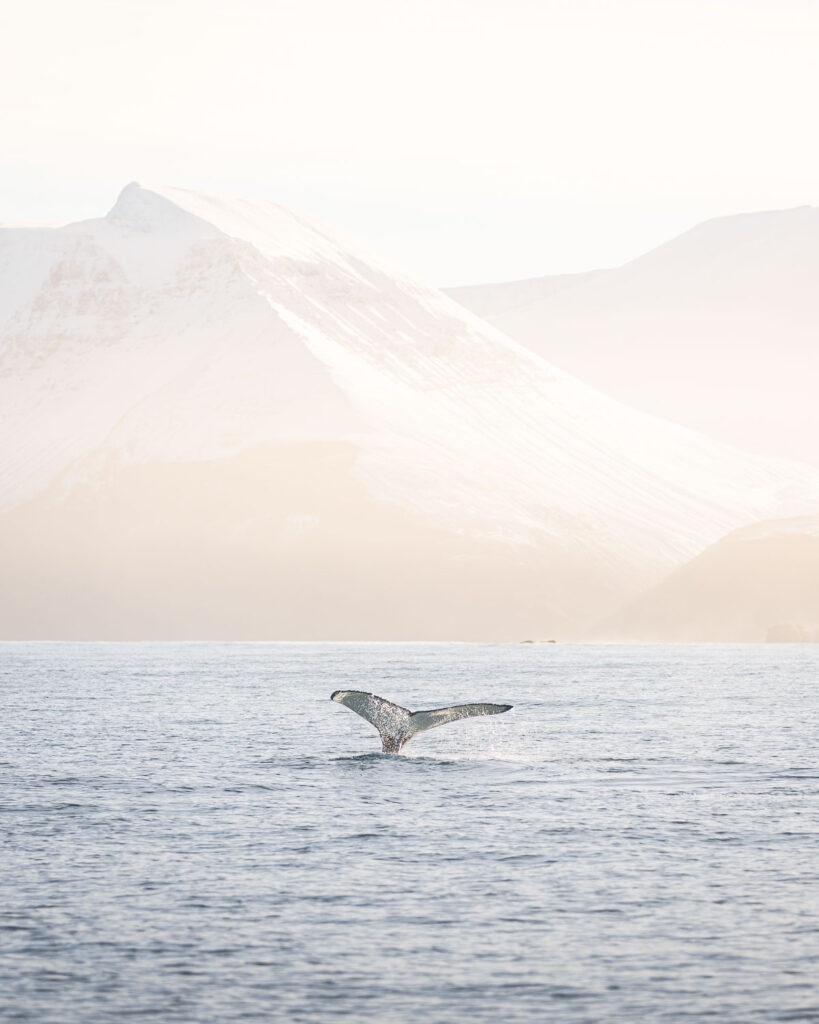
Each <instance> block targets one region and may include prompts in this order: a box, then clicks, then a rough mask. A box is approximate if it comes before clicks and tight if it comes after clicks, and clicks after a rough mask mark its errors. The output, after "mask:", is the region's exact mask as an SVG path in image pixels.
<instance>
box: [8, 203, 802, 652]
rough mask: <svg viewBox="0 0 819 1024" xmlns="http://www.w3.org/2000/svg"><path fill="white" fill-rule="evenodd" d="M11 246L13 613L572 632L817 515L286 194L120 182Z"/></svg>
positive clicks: (379, 629)
mask: <svg viewBox="0 0 819 1024" xmlns="http://www.w3.org/2000/svg"><path fill="white" fill-rule="evenodd" d="M0 267H2V268H3V270H2V274H0V331H2V334H1V335H0V338H1V339H2V340H1V341H0V427H1V428H2V430H0V439H1V440H0V503H2V507H4V508H5V510H6V511H5V515H4V518H3V520H2V522H0V546H1V547H2V550H0V555H2V557H3V559H4V564H5V565H6V566H8V571H7V572H6V574H5V580H4V582H3V583H2V584H0V613H2V616H3V622H4V626H3V629H4V630H5V631H6V635H23V634H25V635H41V634H38V630H40V629H41V627H42V622H43V616H44V615H45V612H44V609H46V608H47V609H48V610H49V611H48V622H49V626H48V633H47V635H52V636H57V635H69V634H70V635H124V632H123V631H124V630H125V631H131V630H133V629H135V628H136V627H135V625H134V624H135V623H140V624H141V628H142V629H143V630H148V633H147V634H146V633H144V632H142V633H138V634H136V635H159V634H160V633H161V634H162V635H166V634H167V635H186V636H198V635H225V636H227V635H271V636H272V635H276V636H297V635H298V636H309V637H320V636H328V635H333V636H335V637H341V636H358V637H367V636H375V635H378V636H398V635H401V636H407V635H414V636H424V635H426V636H432V635H436V636H437V635H442V636H469V637H480V636H494V637H500V636H515V635H517V633H518V631H521V632H526V633H532V632H541V631H542V630H549V629H551V628H552V627H554V628H555V629H559V630H561V632H562V633H563V634H565V633H566V632H570V631H571V630H576V629H578V628H579V626H580V624H581V623H582V622H583V621H585V620H586V619H588V618H590V617H592V616H593V615H597V614H601V613H602V612H604V611H605V610H606V609H608V608H610V607H612V606H613V605H614V603H615V602H617V601H619V600H622V599H623V598H624V597H627V596H629V595H630V594H634V593H636V592H637V590H638V589H639V588H640V587H641V586H644V585H646V584H647V583H649V582H651V581H652V580H654V579H657V578H659V577H660V576H661V575H662V574H663V573H664V572H666V571H667V570H668V569H669V568H671V567H672V566H674V565H675V564H679V563H680V562H681V561H683V560H684V559H685V558H688V557H691V556H692V555H693V554H695V553H696V552H697V551H698V550H700V549H701V548H702V547H703V546H704V545H705V544H707V543H710V542H712V541H713V540H715V539H716V538H718V537H719V536H721V535H722V534H724V533H725V532H726V531H727V530H729V529H731V528H733V527H735V526H737V525H738V524H741V523H744V522H749V521H753V520H756V519H760V518H763V517H767V516H775V515H789V514H800V513H807V512H812V511H814V510H816V509H817V508H819V473H817V472H813V471H811V470H808V469H806V468H804V467H799V466H795V465H788V464H780V463H775V462H768V461H765V460H759V459H754V458H750V457H747V456H744V455H742V454H740V453H739V452H736V451H734V450H731V449H728V448H725V447H723V446H720V445H718V444H714V443H713V442H711V441H709V440H708V439H707V438H705V437H703V436H701V435H697V434H694V433H692V432H691V431H688V430H685V429H681V428H677V427H674V426H671V425H670V424H667V423H664V422H663V421H660V420H657V419H654V418H652V417H647V416H644V415H642V414H639V413H636V412H633V411H632V410H629V409H627V408H625V407H623V406H621V405H619V404H618V403H617V402H615V401H612V400H610V399H607V398H605V397H603V396H601V395H599V394H598V393H597V392H595V391H593V390H592V389H590V388H588V387H587V386H585V385H584V384H582V383H580V382H579V381H577V380H575V379H574V378H571V377H569V376H568V375H566V374H565V373H563V372H561V371H559V370H556V369H555V368H554V367H552V366H550V365H549V364H547V363H546V362H544V361H543V360H542V359H540V358H539V357H537V356H536V355H534V354H533V353H531V352H529V351H528V350H527V349H525V348H523V347H522V346H520V345H518V344H516V343H515V342H513V341H510V340H509V339H507V338H506V337H505V336H503V335H502V334H500V333H499V332H497V331H495V330H494V329H492V328H491V327H487V326H486V325H485V324H484V323H483V322H482V321H480V320H479V319H477V318H476V317H474V316H472V315H471V314H469V313H467V312H465V311H464V310H462V308H461V307H459V306H458V305H457V304H456V303H454V302H453V301H451V300H450V299H447V298H446V297H445V296H443V295H442V294H441V293H439V292H436V291H435V290H433V289H430V288H427V287H425V286H423V285H421V284H419V283H417V282H415V281H413V280H411V279H410V278H407V277H406V276H404V275H402V274H400V273H397V272H395V271H393V270H390V269H388V268H385V267H383V266H381V265H380V264H379V263H378V262H377V261H375V260H373V259H372V258H371V257H370V256H369V255H368V254H366V253H364V252H362V251H360V250H359V249H358V248H357V246H356V245H355V244H350V243H347V242H346V241H341V240H339V239H338V238H337V237H336V236H335V235H334V234H332V233H330V232H328V230H327V229H325V228H324V227H322V226H320V225H314V224H311V223H308V222H306V221H305V220H304V219H302V218H300V217H298V216H296V215H294V214H291V213H289V212H288V211H285V210H283V209H281V208H280V207H277V206H275V205H273V204H269V203H262V202H250V201H241V200H222V199H218V198H215V197H209V196H202V195H199V194H195V193H189V192H185V191H182V190H177V189H144V188H141V187H139V186H136V185H132V186H129V187H128V188H126V189H125V190H124V192H123V193H122V195H121V196H120V198H119V200H118V201H117V203H116V205H115V207H114V208H113V210H112V211H111V212H110V213H109V215H108V216H107V217H105V218H102V219H100V220H95V221H87V222H83V223H79V224H73V225H68V226H67V227H64V228H60V229H52V230H46V229H38V230H6V231H3V232H0ZM254 453H256V454H254ZM249 467H251V468H249ZM310 480H313V481H314V482H315V487H313V488H312V489H311V487H309V486H308V487H307V489H306V490H305V486H306V484H305V481H310ZM352 552H356V553H357V555H356V558H352V557H351V555H350V553H352ZM319 554H321V557H319ZM234 556H235V557H234ZM348 556H349V557H348ZM194 565H195V566H196V570H195V571H193V569H192V568H191V567H192V566H194ZM308 578H309V579H311V580H312V581H313V582H312V584H311V585H310V586H307V588H306V589H305V580H306V579H308ZM192 580H198V581H199V582H198V584H197V586H196V587H195V592H191V589H190V588H191V586H192V582H191V581H192ZM227 580H229V581H230V584H229V587H228V593H229V594H230V597H229V598H228V597H226V593H225V591H224V589H223V587H224V586H227V583H226V582H225V581H227ZM94 581H96V582H94ZM207 581H210V582H209V583H208V582H207ZM299 594H301V595H302V596H301V597H298V595H299ZM321 594H324V595H325V596H326V595H335V599H331V598H330V597H329V596H326V600H325V599H324V598H322V597H321ZM114 595H116V599H115V600H114V599H113V598H114ZM288 595H292V600H290V599H289V596H288ZM339 595H344V596H343V597H340V596H339ZM24 597H25V600H23V598H24ZM227 605H230V610H227ZM296 606H297V610H294V608H296ZM117 607H120V609H121V610H120V611H119V612H117V611H116V608H117ZM159 607H163V608H165V612H164V613H163V614H162V615H160V616H159V621H157V618H156V616H155V615H154V616H153V618H152V615H153V611H152V609H158V608H159ZM197 608H199V609H200V611H199V612H198V613H197V611H196V609H197ZM146 609H147V611H146ZM266 609H267V611H265V610H266ZM274 609H276V611H275V614H273V610H274ZM268 612H269V614H268ZM374 622H377V626H375V627H373V623H374ZM174 624H175V625H174ZM264 624H266V625H264ZM538 624H540V628H537V627H538ZM251 625H252V632H251V633H250V634H247V632H246V630H247V629H249V628H251ZM263 626H264V628H263ZM97 629H99V630H101V631H102V632H101V633H99V634H97V633H95V632H94V631H95V630H97ZM409 629H411V630H412V632H409V633H408V632H407V630H409ZM89 630H90V633H89ZM174 630H176V632H174ZM180 631H181V632H180ZM128 635H132V634H131V632H128Z"/></svg>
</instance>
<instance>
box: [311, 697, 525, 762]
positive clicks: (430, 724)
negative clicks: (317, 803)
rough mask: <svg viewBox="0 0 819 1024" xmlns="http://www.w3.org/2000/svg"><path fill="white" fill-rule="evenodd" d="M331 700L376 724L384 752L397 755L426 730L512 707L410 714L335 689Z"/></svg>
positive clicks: (377, 699) (379, 700) (380, 699)
mask: <svg viewBox="0 0 819 1024" xmlns="http://www.w3.org/2000/svg"><path fill="white" fill-rule="evenodd" d="M330 700H334V701H335V702H336V703H337V704H343V705H344V707H345V708H349V709H350V711H355V713H356V714H357V715H361V717H362V718H363V719H364V720H365V721H367V722H369V723H370V725H374V726H375V728H376V729H377V730H378V734H379V736H380V737H381V749H382V752H383V753H385V754H397V753H398V752H399V751H400V750H401V748H402V747H404V746H406V745H407V743H409V741H410V740H411V739H412V738H413V736H417V735H418V733H419V732H426V731H427V729H435V728H437V727H438V726H439V725H446V724H447V722H459V721H460V720H461V719H462V718H477V717H479V716H482V715H502V714H503V713H504V711H511V709H512V705H511V704H456V705H454V706H453V707H448V708H433V709H432V710H431V711H409V710H408V709H407V708H402V707H401V705H400V704H393V703H392V701H389V700H385V699H384V698H383V697H379V696H377V695H376V694H374V693H366V692H365V691H364V690H336V691H335V693H331V694H330Z"/></svg>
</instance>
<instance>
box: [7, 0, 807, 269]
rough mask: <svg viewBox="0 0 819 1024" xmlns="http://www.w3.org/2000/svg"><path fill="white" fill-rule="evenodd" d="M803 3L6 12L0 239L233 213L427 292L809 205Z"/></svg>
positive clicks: (612, 1)
mask: <svg viewBox="0 0 819 1024" xmlns="http://www.w3.org/2000/svg"><path fill="white" fill-rule="evenodd" d="M817 97H819V0H401V2H398V0H230V2H218V3H217V2H213V0H161V2H157V0H139V2H138V3H136V2H131V0H71V2H66V0H59V2H53V0H26V2H25V3H23V2H22V0H20V2H12V0H5V2H3V3H2V4H1V5H0V140H2V146H3V159H2V161H0V221H5V222H17V221H31V220H34V221H56V222H60V221H67V220H77V219H80V218H83V217H88V216H96V215H99V214H101V213H103V212H105V211H106V210H107V209H108V207H109V206H110V205H111V204H112V203H113V201H114V199H115V197H116V195H117V193H118V192H119V190H120V189H121V188H122V186H123V185H125V184H126V183H127V182H128V181H131V180H134V179H136V180H139V181H141V182H143V183H152V182H156V183H162V184H175V185H180V186H183V187H191V188H200V189H210V190H213V191H220V192H227V193H234V194H239V195H253V196H260V197H264V198H269V199H273V200H276V201H278V202H282V203H284V204H285V205H288V206H292V207H296V208H298V209H301V210H302V211H305V212H308V213H312V214H314V215H318V216H320V217H323V218H325V219H327V220H330V221H335V222H336V223H338V224H340V225H342V226H343V227H344V228H345V229H347V230H348V231H350V232H352V233H355V234H357V235H359V236H360V237H362V238H363V239H365V240H366V241H367V242H369V244H370V245H371V246H372V247H374V248H376V249H378V250H380V251H381V252H383V253H384V254H385V255H387V256H388V257H389V258H390V259H392V260H393V261H394V262H396V263H398V264H400V265H402V266H404V267H406V268H407V269H408V270H412V271H414V272H416V273H418V274H420V275H421V276H422V277H425V278H426V279H428V280H430V281H433V282H435V283H441V284H455V283H465V282H471V281H477V280H493V279H504V278H513V277H523V276H533V275H536V274H541V273H557V272H561V271H570V270H580V269H586V268H589V267H592V266H598V265H605V264H613V263H618V262H622V261H623V260H625V259H628V258H630V257H631V256H634V255H637V254H639V253H640V252H642V251H643V250H645V249H647V248H649V247H650V246H652V245H654V244H657V243H659V242H661V241H664V240H665V239H666V238H668V237H670V236H672V235H674V234H676V233H678V232H679V231H681V230H684V229H685V228H686V227H688V226H690V225H691V224H692V223H694V222H696V221H698V220H701V219H704V218H706V217H709V216H714V215H717V214H720V213H729V212H737V211H743V210H751V209H764V208H774V207H787V206H797V205H801V204H805V203H808V204H811V205H815V204H819V143H817V141H816V127H815V125H816V102H817Z"/></svg>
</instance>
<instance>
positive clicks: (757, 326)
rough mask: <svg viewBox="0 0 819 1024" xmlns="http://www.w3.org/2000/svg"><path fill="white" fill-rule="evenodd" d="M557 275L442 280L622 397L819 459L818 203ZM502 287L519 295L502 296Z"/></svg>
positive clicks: (744, 218) (720, 222)
mask: <svg viewBox="0 0 819 1024" xmlns="http://www.w3.org/2000/svg"><path fill="white" fill-rule="evenodd" d="M565 280H567V279H563V278H551V277H547V278H543V279H541V281H540V282H538V281H532V282H526V286H527V288H528V289H529V297H527V296H526V295H525V293H524V292H523V291H518V290H517V289H518V288H519V285H518V283H515V282H513V283H512V284H511V285H508V286H504V285H486V286H476V287H474V288H459V289H454V290H453V291H452V292H450V294H452V295H453V297H455V298H457V299H458V301H460V302H462V303H463V304H464V305H465V306H466V307H468V308H469V309H471V310H473V311H474V312H476V313H478V314H480V315H484V316H487V317H488V318H489V319H490V321H491V323H493V324H494V325H495V326H496V327H498V328H499V329H500V330H502V331H503V332H504V333H506V334H508V335H509V336H510V337H512V338H515V339H516V340H517V341H520V342H521V343H522V344H524V345H526V346H527V347H528V348H530V349H532V350H533V351H535V352H537V353H538V354H540V355H542V356H543V357H544V358H546V359H549V360H551V361H552V362H554V363H556V364H557V365H558V366H560V367H561V368H562V369H564V370H567V371H568V372H570V373H574V374H577V376H579V377H580V378H581V379H583V380H584V381H586V382H587V383H589V384H592V385H594V386H595V387H598V388H600V390H601V391H604V392H605V393H607V394H610V395H613V396H614V397H616V398H618V399H620V400H621V401H623V402H626V403H627V404H629V405H632V406H634V407H636V408H638V409H643V410H645V411H647V412H651V413H655V414H657V415H659V416H664V417H666V418H668V419H671V420H674V421H675V422H678V423H683V424H686V425H687V426H691V427H694V428H695V429H697V430H702V431H705V432H706V433H707V434H709V435H711V436H712V437H715V438H719V439H720V440H722V441H726V442H728V443H730V444H735V445H737V446H739V447H741V448H744V449H745V450H748V451H756V452H759V453H762V454H769V455H776V456H780V457H784V458H794V459H800V460H803V461H806V462H811V463H813V464H814V465H819V402H817V400H816V382H817V381H819V344H818V343H817V339H819V288H817V281H819V209H816V208H813V207H807V206H805V207H799V208H797V209H792V210H780V211H773V212H765V213H750V214H743V215H738V216H732V217H722V218H719V219H715V220H709V221H706V222H705V223H703V224H700V225H699V226H697V227H695V228H693V229H692V230H691V231H688V232H686V233H685V234H683V235H680V236H679V237H678V238H675V239H673V240H672V241H670V242H668V243H666V244H665V245H662V246H660V247H659V248H657V249H654V250H653V251H652V252H649V253H647V254H646V255H644V256H641V257H640V258H639V259H636V260H633V261H632V262H630V263H627V264H625V265H624V266H622V267H618V268H616V269H613V270H607V271H604V272H598V273H595V274H592V275H590V276H589V277H588V278H586V279H583V276H582V275H572V276H571V278H570V279H568V280H570V281H571V280H573V281H574V283H572V284H571V285H570V286H563V284H562V282H563V281H565ZM505 288H508V289H510V291H509V294H510V295H517V296H518V297H521V298H522V299H523V301H521V302H516V303H514V304H513V305H511V306H510V305H505V304H504V303H502V302H500V303H499V302H498V299H499V298H501V297H502V296H503V295H504V294H505V292H504V289H505ZM539 288H540V289H541V291H540V293H539V292H538V289H539Z"/></svg>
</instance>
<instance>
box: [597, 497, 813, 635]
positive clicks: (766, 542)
mask: <svg viewBox="0 0 819 1024" xmlns="http://www.w3.org/2000/svg"><path fill="white" fill-rule="evenodd" d="M600 635H601V636H602V637H607V638H609V639H619V640H665V641H674V640H712V641H757V640H771V641H819V518H817V517H812V518H795V519H784V520H775V521H772V522H764V523H756V524H754V525H752V526H748V527H745V528H743V529H740V530H736V531H734V532H733V533H730V534H729V535H728V536H727V537H724V538H723V539H722V540H720V541H718V542H717V543H716V544H712V545H711V546H710V547H708V548H706V550H705V551H703V552H702V554H700V555H698V556H697V557H696V558H694V559H692V561H690V562H688V563H687V564H686V565H684V566H682V567H681V568H679V569H677V570H675V571H674V572H673V573H671V574H670V575H669V577H668V578H667V579H666V580H664V581H663V582H662V583H660V584H659V585H658V586H656V587H653V588H652V589H651V590H650V591H649V592H648V593H647V594H645V595H644V596H643V597H641V598H640V599H639V600H638V601H636V602H634V603H633V604H631V605H630V606H629V607H628V608H626V609H625V610H624V611H622V612H621V613H619V614H618V615H616V616H613V617H612V618H611V619H610V620H609V621H608V622H606V623H605V625H604V626H603V628H602V630H601V632H600Z"/></svg>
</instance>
